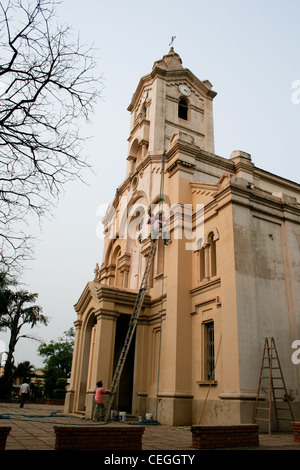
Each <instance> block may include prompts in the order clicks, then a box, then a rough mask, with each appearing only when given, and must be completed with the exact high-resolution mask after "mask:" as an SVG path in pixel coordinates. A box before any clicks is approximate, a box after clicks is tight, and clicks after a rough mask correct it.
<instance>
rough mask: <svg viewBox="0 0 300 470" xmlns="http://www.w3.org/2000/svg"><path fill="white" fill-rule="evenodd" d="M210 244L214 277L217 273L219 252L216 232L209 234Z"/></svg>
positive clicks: (211, 268)
mask: <svg viewBox="0 0 300 470" xmlns="http://www.w3.org/2000/svg"><path fill="white" fill-rule="evenodd" d="M209 245H210V260H209V261H210V276H211V277H214V276H216V275H217V253H216V241H215V237H214V234H213V233H211V234H210V236H209Z"/></svg>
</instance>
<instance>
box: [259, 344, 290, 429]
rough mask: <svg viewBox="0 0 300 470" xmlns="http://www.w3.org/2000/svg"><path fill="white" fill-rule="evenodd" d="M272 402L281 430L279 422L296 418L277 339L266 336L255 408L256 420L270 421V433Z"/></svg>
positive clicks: (269, 426) (277, 423)
mask: <svg viewBox="0 0 300 470" xmlns="http://www.w3.org/2000/svg"><path fill="white" fill-rule="evenodd" d="M277 393H278V394H277ZM272 403H273V409H274V418H275V422H276V426H277V431H279V422H280V421H290V422H291V421H293V420H294V416H293V412H292V408H291V404H290V397H289V395H288V392H287V389H286V385H285V382H284V378H283V373H282V368H281V365H280V361H279V355H278V352H277V348H276V345H275V340H274V338H265V341H264V349H263V355H262V361H261V368H260V375H259V382H258V390H257V396H256V403H255V409H254V421H256V422H257V421H265V422H266V423H268V428H269V434H271V427H272V426H271V425H272Z"/></svg>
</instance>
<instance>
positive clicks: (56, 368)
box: [38, 328, 75, 398]
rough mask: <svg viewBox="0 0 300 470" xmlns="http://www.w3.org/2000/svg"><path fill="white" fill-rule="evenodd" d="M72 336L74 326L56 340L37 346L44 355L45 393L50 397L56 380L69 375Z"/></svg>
mask: <svg viewBox="0 0 300 470" xmlns="http://www.w3.org/2000/svg"><path fill="white" fill-rule="evenodd" d="M74 336H75V333H74V328H70V329H69V330H68V331H65V332H64V336H63V337H60V338H58V340H57V341H53V340H52V341H50V343H49V344H46V343H43V344H41V345H40V346H39V347H38V352H39V354H40V355H41V356H44V357H45V360H44V366H45V369H44V371H45V373H44V377H45V394H46V396H49V397H50V398H52V397H53V395H54V390H55V389H56V388H57V385H56V384H57V380H58V379H62V378H65V379H68V378H69V377H70V374H71V366H72V357H73V348H74Z"/></svg>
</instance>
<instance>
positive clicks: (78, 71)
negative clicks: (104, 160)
mask: <svg viewBox="0 0 300 470" xmlns="http://www.w3.org/2000/svg"><path fill="white" fill-rule="evenodd" d="M55 5H56V2H55V0H32V1H26V0H0V47H1V59H0V86H1V91H0V237H1V243H2V246H1V252H0V262H2V263H8V264H11V263H12V260H13V259H14V258H15V259H16V260H17V259H19V260H20V259H21V258H22V255H23V256H24V255H25V256H26V254H28V252H27V248H26V247H27V246H28V241H29V237H28V236H24V233H22V231H20V230H19V229H18V224H19V223H20V221H23V220H24V218H27V216H29V215H30V214H37V215H38V216H39V217H41V216H42V215H44V214H45V213H46V212H47V211H48V210H49V205H50V204H51V203H53V202H54V201H55V200H56V199H57V197H58V195H59V193H60V191H61V189H62V187H63V185H64V184H65V183H66V182H67V181H70V180H72V179H76V178H80V175H81V172H82V170H83V169H84V168H87V167H88V166H89V165H88V163H87V161H86V160H85V158H84V157H83V156H82V148H83V147H82V145H83V143H84V141H85V139H84V137H83V136H82V135H81V133H80V127H81V125H82V123H83V120H84V122H87V123H88V122H89V118H90V115H91V113H92V112H93V109H94V105H95V102H96V99H97V97H98V96H99V95H100V91H99V88H98V86H99V83H100V81H99V79H96V78H95V77H94V75H93V74H94V71H95V64H96V62H95V57H94V49H93V47H89V46H88V47H86V46H83V45H81V43H80V40H79V38H77V39H76V40H74V38H73V33H72V30H71V28H70V27H68V26H64V25H57V23H56V18H55ZM25 216H26V217H25ZM25 233H26V232H25Z"/></svg>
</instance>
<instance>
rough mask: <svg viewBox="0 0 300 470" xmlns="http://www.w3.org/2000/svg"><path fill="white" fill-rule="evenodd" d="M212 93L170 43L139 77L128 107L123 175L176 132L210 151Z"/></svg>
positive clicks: (131, 170) (211, 141)
mask: <svg viewBox="0 0 300 470" xmlns="http://www.w3.org/2000/svg"><path fill="white" fill-rule="evenodd" d="M215 96H216V92H214V91H213V90H212V84H211V83H210V82H209V81H208V80H204V81H201V80H199V79H198V78H197V77H196V76H195V75H194V74H193V73H192V72H191V71H190V70H189V69H187V68H184V67H183V66H182V60H181V58H180V56H179V55H178V54H177V53H176V52H174V49H173V47H171V49H170V51H169V53H168V54H166V55H165V56H164V57H163V58H162V59H161V60H158V61H156V62H155V63H154V65H153V67H152V72H151V73H150V74H148V75H145V76H144V77H142V78H141V80H140V82H139V84H138V86H137V88H136V91H135V93H134V94H133V97H132V100H131V103H130V105H129V107H128V110H129V111H130V112H131V122H130V135H129V139H128V142H129V145H128V157H127V159H128V166H127V175H126V176H131V175H132V174H133V173H134V171H135V168H137V166H138V165H139V164H140V163H141V162H142V161H143V159H144V158H145V157H146V156H147V155H151V154H157V153H160V154H162V152H163V151H164V150H165V149H166V148H168V146H169V142H170V140H171V139H172V137H173V136H174V134H178V133H179V132H181V133H183V134H186V135H188V138H189V140H190V142H191V143H193V144H194V145H196V146H198V147H200V148H201V149H203V150H206V151H207V152H210V153H214V131H213V112H212V102H213V99H214V97H215Z"/></svg>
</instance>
